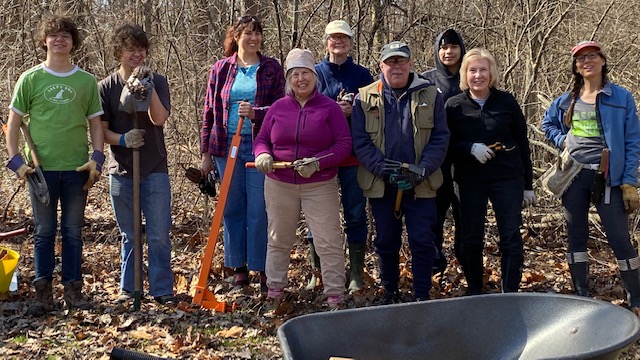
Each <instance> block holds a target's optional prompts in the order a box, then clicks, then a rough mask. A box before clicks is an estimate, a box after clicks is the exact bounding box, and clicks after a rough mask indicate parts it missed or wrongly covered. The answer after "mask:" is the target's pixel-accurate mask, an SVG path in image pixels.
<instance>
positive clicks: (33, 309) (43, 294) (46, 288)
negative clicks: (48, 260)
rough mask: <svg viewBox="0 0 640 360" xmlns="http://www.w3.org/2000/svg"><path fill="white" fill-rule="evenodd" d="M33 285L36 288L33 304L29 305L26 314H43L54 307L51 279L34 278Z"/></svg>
mask: <svg viewBox="0 0 640 360" xmlns="http://www.w3.org/2000/svg"><path fill="white" fill-rule="evenodd" d="M33 286H34V287H35V288H36V299H35V301H34V302H33V304H31V305H29V308H28V309H27V315H31V316H44V315H45V314H46V313H48V312H49V311H51V310H53V308H54V306H53V287H52V285H51V280H47V279H40V280H36V281H35V282H34V283H33Z"/></svg>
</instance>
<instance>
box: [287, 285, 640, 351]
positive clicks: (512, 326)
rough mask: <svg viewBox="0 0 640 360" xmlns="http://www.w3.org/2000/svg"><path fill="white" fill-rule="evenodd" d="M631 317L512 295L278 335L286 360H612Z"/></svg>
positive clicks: (601, 305)
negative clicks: (338, 358)
mask: <svg viewBox="0 0 640 360" xmlns="http://www.w3.org/2000/svg"><path fill="white" fill-rule="evenodd" d="M639 337H640V321H639V319H638V317H637V316H635V315H634V314H633V313H632V312H631V311H629V310H627V309H624V308H622V307H620V306H616V305H613V304H611V303H608V302H604V301H600V300H594V299H591V298H586V297H578V296H572V295H561V294H546V293H510V294H490V295H479V296H467V297H460V298H451V299H442V300H431V301H424V302H415V303H406V304H396V305H387V306H376V307H367V308H359V309H351V310H341V311H332V312H323V313H316V314H310V315H304V316H300V317H296V318H293V319H290V320H288V321H287V322H285V323H284V324H283V325H282V326H281V327H280V328H279V329H278V339H279V340H280V344H281V346H282V351H283V353H284V358H285V359H287V360H298V359H304V360H315V359H318V360H320V359H321V360H327V359H329V358H330V357H342V358H348V359H359V360H377V359H380V360H382V359H384V360H390V359H403V360H411V359H421V360H422V359H461V360H462V359H464V360H469V359H536V360H537V359H616V358H617V356H618V355H619V354H620V352H621V351H622V350H623V349H624V348H625V347H626V346H628V345H629V344H631V343H632V342H634V341H635V340H637V339H638V338H639Z"/></svg>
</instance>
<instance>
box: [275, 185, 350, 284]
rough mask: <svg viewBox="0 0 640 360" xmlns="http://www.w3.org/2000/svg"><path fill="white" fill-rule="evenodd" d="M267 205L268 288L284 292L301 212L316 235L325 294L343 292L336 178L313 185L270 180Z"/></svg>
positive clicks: (343, 277) (342, 255) (341, 240)
mask: <svg viewBox="0 0 640 360" xmlns="http://www.w3.org/2000/svg"><path fill="white" fill-rule="evenodd" d="M264 193H265V202H266V206H267V219H268V224H269V225H268V232H269V239H268V242H267V264H266V273H267V285H268V286H269V287H270V288H276V289H283V288H284V287H285V286H287V271H288V270H289V262H290V260H291V248H292V247H293V245H294V244H295V242H296V241H297V240H298V239H297V237H296V228H297V226H298V220H299V218H300V210H301V209H302V211H303V212H304V214H305V219H306V222H307V225H308V226H309V229H310V230H311V232H312V233H313V244H314V246H315V249H316V253H317V254H318V256H319V257H320V266H321V267H322V282H323V284H324V293H325V294H326V295H338V294H343V293H344V287H345V275H344V252H343V243H344V239H343V237H342V233H341V229H340V200H339V197H338V182H337V180H336V178H333V179H331V180H328V181H321V182H316V183H311V184H302V185H299V184H289V183H285V182H281V181H277V180H273V179H271V178H269V177H266V178H265V182H264Z"/></svg>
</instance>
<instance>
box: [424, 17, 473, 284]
mask: <svg viewBox="0 0 640 360" xmlns="http://www.w3.org/2000/svg"><path fill="white" fill-rule="evenodd" d="M434 53H435V54H434V57H435V62H436V67H435V68H433V69H430V70H427V71H425V72H424V73H422V74H421V75H420V76H421V77H423V78H425V79H427V80H429V81H430V82H432V83H434V84H435V85H436V88H437V89H438V92H439V93H440V95H441V97H442V99H443V101H444V102H445V103H446V102H447V100H448V99H449V98H450V97H452V96H454V95H457V94H459V93H460V92H461V91H460V73H459V71H460V64H462V57H464V54H465V53H466V51H465V48H464V41H463V40H462V36H460V34H459V33H457V32H456V31H455V30H453V29H447V30H445V31H443V32H442V33H440V34H439V35H438V36H437V37H436V42H435V45H434ZM451 165H452V161H451V158H450V156H447V157H446V158H445V160H444V162H443V163H442V167H441V169H442V174H443V177H444V183H443V184H442V186H441V187H440V188H439V189H438V192H437V194H436V211H437V220H436V228H435V229H434V232H435V234H436V240H435V245H436V248H437V249H438V255H439V256H438V258H436V259H435V260H434V263H433V272H434V274H436V273H441V272H443V271H444V270H445V269H446V267H447V258H446V256H445V255H444V252H443V251H442V244H443V242H444V221H445V219H446V217H447V211H448V210H449V206H451V210H452V214H453V220H454V223H455V224H456V226H455V234H454V253H455V254H456V257H458V250H459V247H460V241H459V239H460V225H459V224H460V221H459V219H460V215H459V210H458V203H457V200H456V196H455V194H454V191H453V178H452V173H451V171H452V168H451Z"/></svg>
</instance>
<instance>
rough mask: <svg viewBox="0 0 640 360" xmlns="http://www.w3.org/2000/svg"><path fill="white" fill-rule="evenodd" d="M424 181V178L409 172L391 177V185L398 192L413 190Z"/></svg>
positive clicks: (402, 172)
mask: <svg viewBox="0 0 640 360" xmlns="http://www.w3.org/2000/svg"><path fill="white" fill-rule="evenodd" d="M423 181H424V176H422V175H418V174H414V173H412V172H408V171H401V172H399V173H395V174H391V175H389V184H391V185H392V186H395V187H397V188H398V190H411V189H413V188H414V187H416V186H418V185H419V184H420V183H421V182H423Z"/></svg>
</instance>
